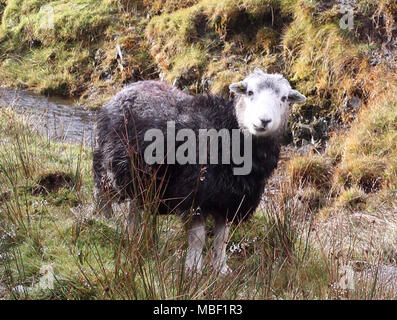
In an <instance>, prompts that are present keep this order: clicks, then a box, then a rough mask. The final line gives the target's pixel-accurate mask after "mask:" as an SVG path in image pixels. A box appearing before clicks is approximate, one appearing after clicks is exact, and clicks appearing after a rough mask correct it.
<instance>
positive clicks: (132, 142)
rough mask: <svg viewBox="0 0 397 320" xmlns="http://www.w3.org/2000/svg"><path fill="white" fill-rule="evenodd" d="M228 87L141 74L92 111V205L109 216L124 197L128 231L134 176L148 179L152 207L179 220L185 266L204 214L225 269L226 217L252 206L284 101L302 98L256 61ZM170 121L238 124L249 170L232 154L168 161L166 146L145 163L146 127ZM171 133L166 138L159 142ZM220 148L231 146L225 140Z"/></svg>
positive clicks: (218, 265) (240, 215) (270, 163)
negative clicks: (178, 83)
mask: <svg viewBox="0 0 397 320" xmlns="http://www.w3.org/2000/svg"><path fill="white" fill-rule="evenodd" d="M229 89H230V91H231V92H233V94H234V98H233V99H228V98H224V97H221V96H218V95H210V94H205V95H197V96H192V95H189V94H187V93H185V92H183V91H181V90H179V89H177V88H176V87H173V86H171V85H168V84H166V83H165V82H161V81H153V80H150V81H140V82H136V83H133V84H131V85H129V86H127V87H126V88H124V89H123V90H121V91H120V92H119V93H117V94H116V95H115V96H114V98H113V99H111V100H110V101H109V102H108V103H107V104H106V105H105V106H104V107H103V108H102V109H101V110H100V111H99V114H98V118H97V123H96V128H95V147H94V153H93V171H94V181H95V203H96V210H97V211H98V212H101V213H102V214H105V215H106V216H109V215H111V214H112V206H111V203H112V201H113V200H116V199H117V200H118V201H123V200H126V199H129V200H130V205H129V212H128V218H127V223H128V228H127V232H129V233H131V232H133V230H134V228H139V223H138V224H137V221H139V217H140V215H141V213H140V209H139V208H138V206H139V205H138V204H139V199H140V200H141V201H143V199H142V193H140V192H139V191H138V190H137V188H136V185H137V183H136V181H138V180H139V181H140V185H141V187H142V185H144V186H146V187H148V186H149V185H150V186H151V187H153V181H154V189H155V190H156V191H158V192H157V193H156V194H157V197H158V198H160V204H159V205H158V207H156V211H157V212H156V213H157V214H171V213H177V214H179V215H180V216H181V217H182V219H183V221H184V222H186V223H185V225H186V226H187V232H188V248H187V253H186V261H185V270H186V271H189V272H190V271H196V272H200V271H201V268H202V251H203V246H204V243H205V240H206V219H207V217H208V216H212V217H213V218H214V221H215V227H214V244H213V256H212V265H213V267H214V268H215V270H216V271H217V272H219V273H220V274H221V275H226V274H228V273H229V272H231V269H230V268H229V267H228V265H227V263H226V247H227V240H228V238H229V230H230V227H231V224H232V223H239V222H241V221H245V220H248V219H249V218H250V217H251V216H252V214H253V213H254V211H255V210H256V208H257V206H258V205H259V202H260V199H261V196H262V193H263V191H264V186H265V182H266V180H267V178H268V177H269V176H270V174H271V173H272V171H273V170H274V169H275V168H276V166H277V161H278V158H279V153H280V137H281V135H282V133H283V131H284V130H285V128H286V126H287V122H288V115H289V107H290V105H292V104H294V103H302V102H304V101H305V100H306V98H305V96H304V95H302V94H301V93H300V92H298V91H297V90H294V89H292V88H291V86H290V84H289V82H288V81H287V80H286V79H285V78H284V77H283V76H282V75H280V74H266V73H265V72H264V71H262V70H261V69H259V68H255V70H254V71H253V72H252V73H251V74H249V75H248V76H247V77H246V78H245V79H244V80H242V81H239V82H237V83H233V84H231V85H230V86H229ZM170 121H172V123H173V124H174V126H175V128H174V129H175V130H176V131H178V130H182V129H186V128H188V129H191V130H193V131H194V132H195V133H198V132H199V131H200V130H201V129H216V130H222V129H223V130H226V132H231V131H232V130H234V131H236V130H237V132H238V133H239V135H240V138H241V139H242V140H241V141H243V142H241V144H244V143H246V142H245V141H248V139H247V137H248V138H250V139H251V140H250V143H251V149H252V151H251V154H250V157H251V161H252V165H251V168H250V169H251V170H250V172H248V173H245V174H238V175H237V174H235V173H234V171H233V169H235V167H236V164H235V163H234V162H230V163H226V164H224V163H221V164H219V163H215V164H212V163H209V164H206V165H203V164H200V163H183V164H181V163H178V162H176V163H171V164H170V163H167V159H168V158H169V157H171V154H169V153H167V155H166V156H165V157H164V159H163V160H164V161H163V162H160V163H151V164H148V163H147V162H148V161H146V162H145V159H144V158H145V157H144V152H145V149H146V148H148V147H149V145H150V143H149V142H152V141H147V139H146V138H147V137H146V133H147V132H148V131H149V130H152V129H155V130H156V132H161V133H164V134H166V133H167V132H168V131H167V130H168V124H169V122H170ZM170 139H171V138H168V140H167V138H165V142H164V143H167V144H168V143H170V142H171V141H170ZM172 139H174V138H172ZM172 142H174V141H172ZM247 143H248V142H247ZM176 144H179V145H181V141H177V142H176ZM196 148H198V147H197V146H196ZM198 149H199V148H198ZM244 150H245V149H244ZM197 151H200V150H197ZM221 151H230V150H225V147H224V148H223V150H220V149H219V151H218V152H221ZM193 158H194V157H193ZM153 177H154V178H153ZM147 178H149V179H147ZM142 181H146V182H142Z"/></svg>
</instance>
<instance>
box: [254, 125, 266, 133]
mask: <svg viewBox="0 0 397 320" xmlns="http://www.w3.org/2000/svg"><path fill="white" fill-rule="evenodd" d="M254 130H255V131H256V132H259V133H264V132H265V131H266V128H264V127H260V126H259V127H258V126H255V125H254Z"/></svg>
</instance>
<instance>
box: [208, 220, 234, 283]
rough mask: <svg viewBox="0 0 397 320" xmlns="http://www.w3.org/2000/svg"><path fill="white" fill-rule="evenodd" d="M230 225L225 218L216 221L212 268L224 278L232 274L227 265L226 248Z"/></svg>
mask: <svg viewBox="0 0 397 320" xmlns="http://www.w3.org/2000/svg"><path fill="white" fill-rule="evenodd" d="M230 225H231V223H230V222H228V221H227V220H226V219H224V218H217V219H215V230H214V236H215V237H214V246H213V251H214V256H213V260H212V266H213V267H214V268H215V270H217V271H218V272H219V274H221V275H223V276H225V275H228V274H229V273H231V272H232V270H231V269H230V268H229V266H228V265H227V264H226V246H227V243H228V241H229V232H230Z"/></svg>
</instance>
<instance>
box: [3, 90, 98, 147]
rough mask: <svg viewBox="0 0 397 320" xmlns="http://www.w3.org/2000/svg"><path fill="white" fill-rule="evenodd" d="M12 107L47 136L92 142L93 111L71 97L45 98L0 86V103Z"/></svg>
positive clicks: (86, 142) (62, 139) (69, 140)
mask: <svg viewBox="0 0 397 320" xmlns="http://www.w3.org/2000/svg"><path fill="white" fill-rule="evenodd" d="M2 106H6V107H11V108H12V109H13V110H15V111H16V112H17V113H20V114H24V115H26V116H28V117H29V119H30V120H31V122H32V123H33V125H34V127H35V128H36V129H37V130H38V131H39V132H40V133H41V134H43V135H45V136H47V137H48V138H49V139H52V140H56V141H66V142H73V143H81V142H83V143H85V144H87V145H89V146H92V141H93V126H94V121H95V117H96V114H95V112H94V111H90V110H88V109H86V108H84V107H81V106H76V105H75V102H74V101H73V100H66V99H61V98H52V97H51V98H48V97H44V96H41V95H37V94H34V93H32V92H29V91H25V90H19V89H8V88H0V107H2Z"/></svg>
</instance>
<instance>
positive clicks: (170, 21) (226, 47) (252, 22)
mask: <svg viewBox="0 0 397 320" xmlns="http://www.w3.org/2000/svg"><path fill="white" fill-rule="evenodd" d="M290 2H291V3H292V1H290ZM290 5H291V4H290ZM286 7H287V4H286ZM282 10H283V9H282V7H281V4H280V2H279V1H270V0H261V1H259V0H257V1H254V0H244V1H243V0H240V1H234V0H227V1H222V2H212V1H200V2H199V3H197V4H195V5H193V6H191V7H188V8H183V9H180V10H177V11H174V12H171V13H167V14H162V15H159V16H156V17H154V18H153V19H151V21H150V23H149V25H148V27H147V29H146V36H147V38H148V39H149V41H152V42H153V43H154V44H155V45H154V46H153V47H152V55H153V56H154V57H155V59H156V62H157V63H158V65H159V66H160V67H161V69H162V72H163V73H164V75H165V78H166V79H167V80H168V81H171V82H173V81H174V80H175V79H177V78H178V77H180V76H181V73H182V72H183V70H182V69H183V68H181V67H180V65H179V64H178V63H177V62H181V61H183V62H184V63H185V64H186V65H188V66H189V65H190V67H191V65H192V64H194V67H195V68H196V69H198V70H199V72H198V73H197V75H195V77H194V78H195V82H196V84H188V85H187V87H188V88H189V89H191V90H192V91H193V92H197V91H203V90H208V89H210V90H211V91H213V92H217V93H227V90H226V88H227V86H228V85H229V84H230V83H229V82H228V80H229V79H231V78H236V77H237V76H241V74H242V73H244V70H245V68H246V63H244V60H243V59H244V56H247V52H252V53H253V55H254V54H255V55H256V54H259V53H260V54H263V53H265V54H266V55H270V54H271V53H273V51H274V50H273V47H274V45H275V44H276V43H277V40H278V39H279V37H280V30H281V26H282V21H283V19H284V17H285V15H284V14H279V13H281V12H283V11H282ZM285 10H287V9H285ZM193 45H194V48H195V50H196V52H197V53H199V55H195V56H194V58H193V59H192V62H191V63H190V64H189V63H187V61H185V60H186V56H187V54H189V52H190V51H191V47H192V46H193ZM209 56H211V59H208V57H209ZM194 61H197V62H196V63H195V62H194ZM240 61H241V62H240ZM205 79H210V82H211V84H210V85H204V86H201V87H200V88H198V89H197V83H200V81H201V80H205Z"/></svg>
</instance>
